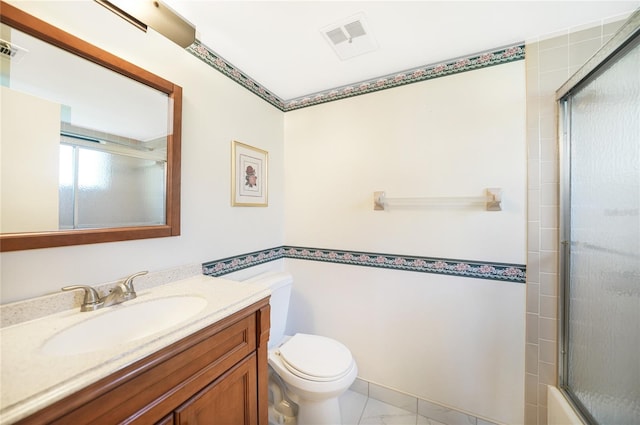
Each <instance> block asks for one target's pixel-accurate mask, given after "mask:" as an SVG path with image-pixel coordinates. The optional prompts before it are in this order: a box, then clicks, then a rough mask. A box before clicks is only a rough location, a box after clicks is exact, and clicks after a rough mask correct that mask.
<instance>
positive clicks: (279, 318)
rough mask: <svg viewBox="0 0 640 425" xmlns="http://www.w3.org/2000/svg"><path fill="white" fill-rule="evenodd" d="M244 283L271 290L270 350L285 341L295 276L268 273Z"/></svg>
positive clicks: (285, 273) (283, 273)
mask: <svg viewBox="0 0 640 425" xmlns="http://www.w3.org/2000/svg"><path fill="white" fill-rule="evenodd" d="M244 282H246V283H250V284H255V285H263V286H266V287H267V288H269V289H270V290H271V299H270V301H269V304H271V330H270V332H269V344H268V346H269V348H273V347H275V346H277V345H278V344H280V343H281V342H282V340H283V339H284V335H285V334H284V332H285V328H286V326H287V314H288V313H289V299H290V298H291V286H292V285H293V276H291V273H287V272H266V273H262V274H259V275H257V276H255V277H252V278H250V279H247V280H245V281H244Z"/></svg>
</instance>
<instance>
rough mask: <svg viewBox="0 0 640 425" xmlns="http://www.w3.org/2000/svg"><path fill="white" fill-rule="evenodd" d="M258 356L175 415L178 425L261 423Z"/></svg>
mask: <svg viewBox="0 0 640 425" xmlns="http://www.w3.org/2000/svg"><path fill="white" fill-rule="evenodd" d="M256 377H257V362H256V355H255V353H254V354H252V355H250V356H249V357H247V358H246V359H244V360H243V361H242V362H240V363H238V364H237V365H236V366H234V367H233V368H232V369H230V370H229V371H228V372H227V373H225V374H224V375H222V376H221V377H220V378H218V379H216V380H215V381H214V382H212V383H211V384H209V385H208V386H207V387H205V388H204V389H203V390H202V391H200V392H199V393H198V394H196V395H195V396H193V397H192V398H191V399H190V400H189V401H187V402H186V403H185V404H183V405H182V406H181V407H180V408H178V409H177V410H176V411H175V424H176V425H253V424H256V423H257V422H258V392H257V384H256V382H257V380H256Z"/></svg>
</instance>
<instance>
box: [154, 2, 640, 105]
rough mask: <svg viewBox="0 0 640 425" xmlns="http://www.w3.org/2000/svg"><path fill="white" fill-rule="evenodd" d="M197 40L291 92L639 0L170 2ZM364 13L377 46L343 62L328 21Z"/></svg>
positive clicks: (410, 64)
mask: <svg viewBox="0 0 640 425" xmlns="http://www.w3.org/2000/svg"><path fill="white" fill-rule="evenodd" d="M165 3H167V4H168V5H169V6H170V7H171V8H173V9H174V10H175V11H176V12H178V13H179V14H180V15H182V16H183V17H184V18H185V19H187V20H188V21H190V22H191V23H192V24H194V25H195V26H196V30H197V38H198V39H199V40H200V42H201V43H202V44H204V45H205V46H207V47H208V48H209V49H210V50H212V51H213V52H215V53H217V54H218V55H219V56H221V57H222V58H224V59H225V60H226V61H228V62H229V63H231V64H233V66H235V67H236V68H238V69H239V70H240V71H242V72H243V73H245V74H246V75H247V76H249V77H250V78H252V79H253V80H254V81H256V82H258V83H259V84H261V85H262V86H264V87H265V88H267V89H268V90H270V91H271V92H272V93H274V94H275V95H276V96H278V97H280V98H281V99H283V100H288V99H294V98H298V97H301V96H306V95H310V94H313V93H317V92H320V91H324V90H329V89H332V88H335V87H342V86H345V85H348V84H354V83H357V82H360V81H363V80H368V79H372V78H376V77H380V76H385V75H389V74H392V73H394V72H400V71H404V70H407V69H411V68H416V67H419V66H423V65H432V64H436V63H438V62H440V61H446V60H451V59H455V58H457V57H460V56H465V55H471V54H475V53H480V52H484V51H488V50H494V49H496V48H499V47H503V46H507V45H512V44H515V43H519V42H522V41H528V40H532V39H535V38H537V37H540V38H546V37H548V36H551V35H558V33H559V31H562V30H566V29H568V28H575V27H580V26H582V25H588V24H599V23H601V22H602V20H603V19H604V20H605V21H607V20H609V19H612V18H615V19H613V20H616V19H620V18H623V17H626V16H627V15H629V14H630V13H632V12H633V11H634V10H635V9H637V8H638V7H640V0H630V1H615V0H604V1H304V0H298V1H238V0H235V1H232V0H226V1H220V0H215V1H214V0H208V1H204V0H200V1H196V0H165ZM354 15H359V16H364V19H365V22H366V23H367V24H368V25H367V28H368V32H369V34H370V35H372V36H373V39H374V40H375V44H376V45H377V49H376V50H374V51H372V52H369V53H364V54H361V55H359V56H356V57H353V58H351V59H347V60H341V59H340V58H339V57H338V55H337V54H336V53H335V52H334V50H333V49H332V47H331V46H330V44H329V42H328V41H327V40H326V39H325V37H324V36H323V34H322V31H321V29H323V28H325V27H327V26H329V25H332V24H334V23H338V22H340V21H344V20H345V19H346V18H349V17H351V16H354Z"/></svg>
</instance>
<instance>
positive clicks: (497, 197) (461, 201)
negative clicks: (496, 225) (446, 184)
mask: <svg viewBox="0 0 640 425" xmlns="http://www.w3.org/2000/svg"><path fill="white" fill-rule="evenodd" d="M394 206H397V207H404V208H409V207H411V208H422V207H424V208H428V207H447V206H451V207H458V208H459V207H483V208H484V209H485V210H486V211H502V189H499V188H489V189H486V190H485V195H484V196H450V197H418V198H390V197H387V195H386V194H385V192H373V209H374V210H375V211H383V210H385V209H388V208H390V207H391V208H392V207H394Z"/></svg>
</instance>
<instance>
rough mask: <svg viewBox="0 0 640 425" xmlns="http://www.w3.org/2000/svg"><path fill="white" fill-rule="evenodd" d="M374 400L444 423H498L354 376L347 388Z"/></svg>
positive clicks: (452, 424)
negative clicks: (352, 381)
mask: <svg viewBox="0 0 640 425" xmlns="http://www.w3.org/2000/svg"><path fill="white" fill-rule="evenodd" d="M349 389H350V390H351V391H354V392H357V393H360V394H362V395H365V396H367V397H369V398H372V399H374V400H378V401H381V402H383V403H386V404H390V405H391V406H395V407H398V408H400V409H403V410H407V411H409V412H412V413H417V414H418V415H420V416H424V417H426V418H429V419H432V420H435V421H437V422H439V423H443V424H446V425H500V424H498V423H497V422H492V421H490V420H487V419H484V418H479V417H477V416H474V415H472V414H469V413H466V412H463V411H460V410H456V409H452V408H450V407H446V406H443V405H440V404H437V403H434V402H432V401H427V400H423V399H420V398H419V397H416V396H414V395H411V394H407V393H404V392H402V391H398V390H394V389H393V388H389V387H385V386H383V385H380V384H376V383H373V382H369V381H365V380H364V379H361V378H356V380H355V382H354V383H353V384H352V385H351V387H350V388H349Z"/></svg>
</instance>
